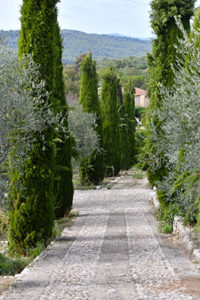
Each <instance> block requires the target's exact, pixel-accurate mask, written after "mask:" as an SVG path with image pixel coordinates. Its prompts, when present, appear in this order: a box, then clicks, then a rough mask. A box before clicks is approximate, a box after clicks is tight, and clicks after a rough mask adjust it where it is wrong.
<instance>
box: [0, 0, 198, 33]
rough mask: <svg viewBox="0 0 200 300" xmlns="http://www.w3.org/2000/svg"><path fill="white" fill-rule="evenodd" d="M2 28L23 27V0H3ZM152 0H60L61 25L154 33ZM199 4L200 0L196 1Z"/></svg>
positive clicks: (0, 19) (86, 29)
mask: <svg viewBox="0 0 200 300" xmlns="http://www.w3.org/2000/svg"><path fill="white" fill-rule="evenodd" d="M0 2H1V9H0V29H4V30H9V29H20V21H19V17H20V5H21V4H22V0H6V1H5V0H0ZM150 2H151V0H85V1H83V0H73V1H72V0H61V2H60V3H59V5H58V9H59V23H60V26H61V28H62V29H74V30H81V31H84V32H88V33H119V34H124V35H128V36H132V37H140V38H147V37H151V36H152V30H151V27H150V24H149V13H150ZM197 4H198V5H200V0H198V1H197Z"/></svg>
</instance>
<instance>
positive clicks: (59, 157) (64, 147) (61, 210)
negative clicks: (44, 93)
mask: <svg viewBox="0 0 200 300" xmlns="http://www.w3.org/2000/svg"><path fill="white" fill-rule="evenodd" d="M54 30H55V33H54V36H55V43H54V44H55V45H54V52H55V72H54V75H55V77H54V89H53V97H54V99H53V101H54V109H55V111H56V112H60V113H62V114H63V116H64V117H65V124H64V126H65V128H66V129H68V122H67V115H68V107H67V104H66V99H65V87H64V81H63V65H62V38H61V35H60V28H59V25H58V22H57V10H55V29H54ZM55 138H56V167H55V181H54V194H55V216H56V218H60V217H63V216H64V215H65V214H66V213H67V212H68V211H70V210H71V208H72V201H73V192H74V188H73V183H72V165H71V156H72V147H71V138H70V136H67V137H65V136H64V134H63V133H62V132H56V135H55Z"/></svg>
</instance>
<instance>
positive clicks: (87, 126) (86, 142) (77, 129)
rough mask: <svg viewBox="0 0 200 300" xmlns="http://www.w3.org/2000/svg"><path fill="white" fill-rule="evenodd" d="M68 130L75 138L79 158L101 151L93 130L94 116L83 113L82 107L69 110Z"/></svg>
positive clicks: (95, 125) (94, 124) (97, 137)
mask: <svg viewBox="0 0 200 300" xmlns="http://www.w3.org/2000/svg"><path fill="white" fill-rule="evenodd" d="M68 122H69V129H70V132H71V134H72V136H73V137H74V138H75V142H76V145H75V150H76V151H77V152H78V154H79V158H81V159H82V158H87V157H88V156H90V155H91V154H92V153H94V152H95V151H101V150H100V146H99V136H98V134H97V132H96V130H95V128H96V127H97V124H96V115H95V114H93V113H86V112H83V107H82V105H80V104H79V105H76V106H73V107H71V108H70V111H69V116H68Z"/></svg>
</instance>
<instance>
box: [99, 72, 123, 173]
mask: <svg viewBox="0 0 200 300" xmlns="http://www.w3.org/2000/svg"><path fill="white" fill-rule="evenodd" d="M117 92H118V80H117V77H116V74H115V71H114V69H113V68H110V69H107V70H106V71H105V73H104V75H103V83H102V91H101V101H100V109H101V117H102V129H103V146H104V150H105V165H106V175H108V176H112V168H114V175H117V174H118V173H119V171H120V166H121V143H120V129H119V125H120V119H119V113H118V98H117Z"/></svg>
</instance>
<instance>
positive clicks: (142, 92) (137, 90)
mask: <svg viewBox="0 0 200 300" xmlns="http://www.w3.org/2000/svg"><path fill="white" fill-rule="evenodd" d="M135 95H136V96H146V95H147V91H145V90H143V89H140V88H137V87H136V88H135Z"/></svg>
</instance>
